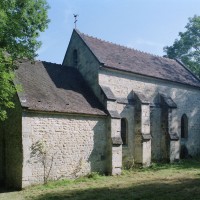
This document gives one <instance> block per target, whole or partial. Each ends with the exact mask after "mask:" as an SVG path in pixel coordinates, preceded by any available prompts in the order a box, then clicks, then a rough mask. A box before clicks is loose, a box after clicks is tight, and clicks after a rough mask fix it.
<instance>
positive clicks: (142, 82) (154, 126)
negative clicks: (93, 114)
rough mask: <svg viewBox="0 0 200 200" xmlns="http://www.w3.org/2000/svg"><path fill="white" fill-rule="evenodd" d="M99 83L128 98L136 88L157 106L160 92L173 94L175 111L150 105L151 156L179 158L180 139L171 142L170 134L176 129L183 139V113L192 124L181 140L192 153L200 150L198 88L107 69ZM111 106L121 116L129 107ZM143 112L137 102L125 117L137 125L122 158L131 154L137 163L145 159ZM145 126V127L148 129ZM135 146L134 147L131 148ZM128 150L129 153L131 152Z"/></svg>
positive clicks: (100, 75) (101, 74)
mask: <svg viewBox="0 0 200 200" xmlns="http://www.w3.org/2000/svg"><path fill="white" fill-rule="evenodd" d="M99 83H100V85H102V86H106V87H109V88H110V89H111V91H112V93H113V94H114V95H115V96H116V98H129V97H130V96H131V95H132V93H133V91H134V92H135V93H142V94H145V96H146V98H147V99H148V100H149V102H150V103H152V104H154V105H157V104H159V102H158V94H159V93H162V94H165V95H166V96H168V97H170V98H171V99H172V100H173V101H174V103H175V104H176V105H177V109H172V111H169V110H168V109H170V108H167V107H166V108H161V107H159V106H158V107H156V106H155V107H153V108H151V115H150V122H151V134H152V136H153V138H152V140H151V143H152V145H151V147H152V159H155V160H160V159H169V160H171V161H172V160H176V159H179V151H180V140H179V141H173V142H171V143H170V140H169V138H168V137H169V135H168V133H169V132H177V133H178V136H179V138H180V134H181V116H182V115H183V114H184V113H185V114H186V115H187V117H188V119H189V123H188V138H187V139H184V141H183V140H182V143H184V145H185V146H186V147H187V149H188V154H189V155H196V154H198V153H199V152H200V135H199V132H200V124H199V123H198V121H199V120H200V106H199V101H200V90H199V89H197V88H194V87H190V86H186V85H182V84H174V83H172V82H167V81H162V80H158V79H153V78H150V77H142V76H139V75H134V74H128V73H123V72H117V71H114V70H108V69H101V70H100V72H99ZM107 107H108V106H107ZM109 107H111V105H109ZM112 107H114V108H115V109H116V111H117V112H118V113H119V114H120V115H121V113H124V111H125V110H126V109H125V106H122V105H121V104H117V105H113V104H112ZM140 113H141V108H139V107H137V105H134V108H133V113H132V114H130V115H127V116H126V118H127V120H128V122H129V124H131V125H132V124H134V128H132V129H131V130H128V131H129V133H128V135H129V139H128V146H127V147H126V150H125V149H124V150H123V158H124V159H127V157H129V159H134V161H135V162H142V160H140V158H142V157H141V154H142V137H141V135H140V134H138V133H139V132H141V130H140V128H141V126H140V122H141V117H142V116H141V114H140ZM170 113H171V114H170ZM133 115H134V116H135V119H134V117H133ZM145 127H146V125H145ZM145 127H144V130H145V131H146V130H148V131H149V129H147V128H145ZM130 138H132V139H130ZM167 141H168V142H167ZM132 146H134V148H131V147H132ZM129 148H131V150H129ZM145 148H147V149H150V146H149V145H145ZM126 152H129V155H128V154H127V153H126Z"/></svg>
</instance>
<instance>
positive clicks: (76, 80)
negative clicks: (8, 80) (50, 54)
mask: <svg viewBox="0 0 200 200" xmlns="http://www.w3.org/2000/svg"><path fill="white" fill-rule="evenodd" d="M17 83H19V84H21V85H22V88H23V91H22V92H18V96H19V99H20V102H21V105H22V106H23V107H26V108H28V109H30V110H39V111H54V112H64V113H82V114H93V115H106V114H105V112H104V109H103V107H102V106H101V104H100V103H99V101H98V100H97V98H96V97H95V96H94V95H93V93H92V92H91V90H90V89H89V87H88V86H87V85H86V83H85V81H84V80H83V78H82V76H81V75H80V73H79V72H78V71H77V70H76V69H75V68H72V67H66V66H62V65H58V64H53V63H48V62H41V61H36V62H35V63H34V64H33V63H31V62H30V61H23V62H22V63H20V67H19V69H18V70H16V80H15V84H17Z"/></svg>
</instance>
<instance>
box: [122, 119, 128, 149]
mask: <svg viewBox="0 0 200 200" xmlns="http://www.w3.org/2000/svg"><path fill="white" fill-rule="evenodd" d="M127 128H128V127H127V120H126V119H125V118H122V119H121V138H122V142H123V145H127V144H128V134H127Z"/></svg>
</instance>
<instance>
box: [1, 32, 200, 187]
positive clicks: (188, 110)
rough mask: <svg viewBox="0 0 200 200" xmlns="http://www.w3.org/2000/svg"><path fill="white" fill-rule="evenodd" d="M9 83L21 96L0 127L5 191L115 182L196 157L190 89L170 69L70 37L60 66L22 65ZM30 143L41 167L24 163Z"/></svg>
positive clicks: (176, 68) (195, 103)
mask: <svg viewBox="0 0 200 200" xmlns="http://www.w3.org/2000/svg"><path fill="white" fill-rule="evenodd" d="M14 84H16V85H17V84H20V85H21V86H22V91H19V92H18V93H17V96H16V97H15V102H16V106H15V109H12V110H10V111H9V118H8V120H6V121H5V122H4V123H2V124H1V125H0V181H1V183H2V184H4V185H6V186H10V187H17V188H24V187H26V186H29V185H31V184H37V183H42V182H43V179H44V176H48V177H46V178H48V179H51V180H57V179H61V178H75V177H78V176H83V175H86V174H89V173H91V172H100V173H105V174H110V175H116V174H120V173H121V170H122V168H123V167H130V166H132V165H143V166H149V165H150V164H151V162H152V161H153V162H159V161H167V162H175V161H178V160H179V159H180V158H182V157H184V156H195V155H197V154H199V153H200V123H199V122H200V104H199V102H200V81H199V79H198V78H197V77H195V76H194V75H193V74H192V73H191V72H190V71H189V70H188V69H187V68H186V67H185V66H184V65H183V64H182V63H181V62H179V61H178V60H171V59H168V58H164V57H159V56H154V55H151V54H148V53H144V52H140V51H137V50H134V49H130V48H127V47H124V46H120V45H116V44H113V43H110V42H106V41H103V40H100V39H97V38H94V37H91V36H88V35H85V34H83V33H80V32H79V31H78V30H74V31H73V33H72V36H71V40H70V42H69V46H68V48H67V51H66V54H65V57H64V60H63V63H62V65H58V64H53V63H48V62H43V61H35V62H30V61H28V60H23V61H21V62H20V66H19V68H18V69H17V70H16V77H15V80H14ZM37 144H40V147H41V144H44V146H43V147H42V148H43V149H44V148H45V151H43V153H44V152H45V153H44V154H43V156H45V166H44V162H43V161H42V160H41V156H40V155H39V153H38V154H37V155H36V156H35V157H34V156H33V155H34V154H33V151H36V150H37V148H35V149H34V147H36V146H37ZM43 158H44V157H43ZM44 169H45V171H46V174H44Z"/></svg>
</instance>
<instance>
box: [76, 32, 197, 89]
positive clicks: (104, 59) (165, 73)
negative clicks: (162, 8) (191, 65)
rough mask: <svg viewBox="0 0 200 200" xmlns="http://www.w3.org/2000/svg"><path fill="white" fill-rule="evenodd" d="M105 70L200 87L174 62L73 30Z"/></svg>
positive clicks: (180, 65) (195, 78)
mask: <svg viewBox="0 0 200 200" xmlns="http://www.w3.org/2000/svg"><path fill="white" fill-rule="evenodd" d="M74 31H75V32H76V33H77V34H78V35H79V36H80V37H81V38H82V40H83V41H84V42H85V44H86V45H87V46H88V48H89V49H90V50H91V52H92V53H93V54H94V55H95V57H96V58H97V60H98V61H99V62H100V63H101V64H102V65H103V66H104V67H107V68H111V69H116V70H121V71H126V72H131V73H135V74H140V75H144V76H150V77H154V78H159V79H164V80H168V81H173V82H178V83H182V84H187V85H191V86H196V87H200V81H199V79H198V78H197V77H196V76H194V75H193V74H192V73H191V72H190V71H189V70H188V69H187V68H185V67H184V66H183V65H182V64H181V63H179V62H177V61H176V60H172V59H168V58H164V57H159V56H155V55H151V54H148V53H144V52H141V51H137V50H134V49H131V48H127V47H124V46H120V45H117V44H113V43H110V42H106V41H103V40H100V39H97V38H94V37H91V36H88V35H85V34H83V33H80V32H79V31H78V30H74Z"/></svg>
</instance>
